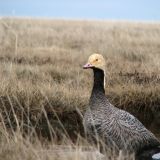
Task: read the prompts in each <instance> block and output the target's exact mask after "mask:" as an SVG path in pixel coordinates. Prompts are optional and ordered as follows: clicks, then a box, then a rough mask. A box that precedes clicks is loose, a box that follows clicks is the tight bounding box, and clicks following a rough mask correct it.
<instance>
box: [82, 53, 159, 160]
mask: <svg viewBox="0 0 160 160" xmlns="http://www.w3.org/2000/svg"><path fill="white" fill-rule="evenodd" d="M83 68H84V69H89V68H90V69H92V70H93V74H94V84H93V89H92V93H91V97H90V100H89V105H88V108H87V110H86V112H85V115H84V120H83V124H84V129H85V131H86V134H87V135H88V136H89V139H92V140H93V141H95V140H96V141H98V139H99V140H101V141H102V142H104V144H105V146H107V148H115V149H116V150H118V151H120V150H122V151H126V152H128V153H135V154H136V157H140V158H137V159H140V160H142V159H144V160H147V159H148V160H150V159H151V160H152V159H154V158H157V159H158V158H159V159H160V154H159V153H160V147H159V146H160V142H159V140H158V139H157V138H156V137H155V136H154V135H153V133H151V132H150V131H149V130H147V129H146V128H145V127H144V125H143V124H142V123H141V122H140V121H139V120H138V119H137V118H135V117H134V116H133V115H131V114H130V113H128V112H126V111H124V110H121V109H119V108H117V107H115V106H113V105H112V104H111V103H110V102H109V101H108V99H107V97H106V96H105V89H104V85H105V59H104V58H103V56H102V55H101V54H93V55H91V56H90V57H89V59H88V62H87V64H86V65H84V66H83ZM97 137H98V138H97Z"/></svg>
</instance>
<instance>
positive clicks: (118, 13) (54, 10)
mask: <svg viewBox="0 0 160 160" xmlns="http://www.w3.org/2000/svg"><path fill="white" fill-rule="evenodd" d="M0 16H16V17H19V16H23V17H46V18H58V19H59V18H60V19H61V18H63V19H64V18H65V19H109V20H116V19H118V20H137V21H141V20H143V21H148V20H149V21H158V20H160V1H159V0H141V1H139V0H134V1H133V0H99V1H98V0H79V1H78V0H77V1H75V0H67V1H66V0H45V1H44V0H34V1H33V0H1V2H0Z"/></svg>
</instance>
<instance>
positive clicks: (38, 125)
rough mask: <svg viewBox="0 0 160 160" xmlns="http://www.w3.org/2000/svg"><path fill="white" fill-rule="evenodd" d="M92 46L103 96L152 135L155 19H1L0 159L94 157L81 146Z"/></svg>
mask: <svg viewBox="0 0 160 160" xmlns="http://www.w3.org/2000/svg"><path fill="white" fill-rule="evenodd" d="M93 52H98V53H101V54H103V55H104V56H105V58H106V61H107V66H106V71H107V73H106V75H107V77H106V82H107V83H106V84H107V85H106V95H107V97H108V99H109V100H110V101H111V102H112V103H113V104H114V105H116V106H117V107H119V108H123V109H125V110H127V111H129V112H130V113H132V114H133V115H135V116H136V117H137V118H138V119H140V120H141V121H142V123H143V124H144V125H145V126H146V127H147V128H148V129H150V130H152V132H154V133H155V134H156V135H157V136H158V137H160V127H159V126H160V23H149V22H148V23H147V22H143V23H142V22H116V21H71V20H70V21H69V20H40V19H35V20H33V19H29V18H28V19H27V18H26V19H13V18H12V19H11V18H10V19H9V18H1V19H0V77H1V81H0V146H1V147H0V159H3V160H11V159H12V160H21V159H23V160H28V159H31V160H32V159H34V160H50V159H52V160H59V159H66V160H68V159H77V160H79V159H83V160H85V159H86V160H89V159H96V158H95V156H94V155H92V154H91V153H88V152H86V153H88V154H87V156H84V152H83V147H82V146H86V147H89V144H88V143H87V142H86V140H85V138H84V137H85V135H84V132H83V126H82V117H83V113H84V111H85V108H86V107H85V106H86V105H87V103H88V100H89V96H90V93H91V89H92V72H91V71H86V70H85V71H84V70H83V69H82V66H83V64H85V62H86V61H87V59H88V56H89V55H90V54H92V53H93ZM57 145H61V147H60V146H59V147H58V149H57ZM65 147H67V148H68V149H66V148H65ZM57 150H58V151H57ZM66 150H69V151H70V153H72V152H73V153H72V154H69V153H68V152H67V151H66ZM62 153H63V154H62ZM85 155H86V154H85ZM106 159H107V157H106ZM112 159H116V160H124V159H127V160H129V159H132V160H133V159H134V158H133V157H132V156H130V158H126V157H125V156H122V155H121V154H119V155H118V157H114V156H113V158H112Z"/></svg>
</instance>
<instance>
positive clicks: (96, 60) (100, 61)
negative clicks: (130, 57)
mask: <svg viewBox="0 0 160 160" xmlns="http://www.w3.org/2000/svg"><path fill="white" fill-rule="evenodd" d="M105 65H106V62H105V59H104V57H103V56H102V55H101V54H97V53H94V54H92V55H91V56H89V58H88V62H87V63H86V64H85V65H84V66H83V68H84V69H89V68H90V69H94V68H97V69H100V70H103V71H104V73H105Z"/></svg>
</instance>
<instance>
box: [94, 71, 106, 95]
mask: <svg viewBox="0 0 160 160" xmlns="http://www.w3.org/2000/svg"><path fill="white" fill-rule="evenodd" d="M93 73H94V84H93V90H92V94H96V93H97V94H100V93H101V94H105V90H104V80H105V78H104V71H103V70H101V69H97V68H93Z"/></svg>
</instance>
